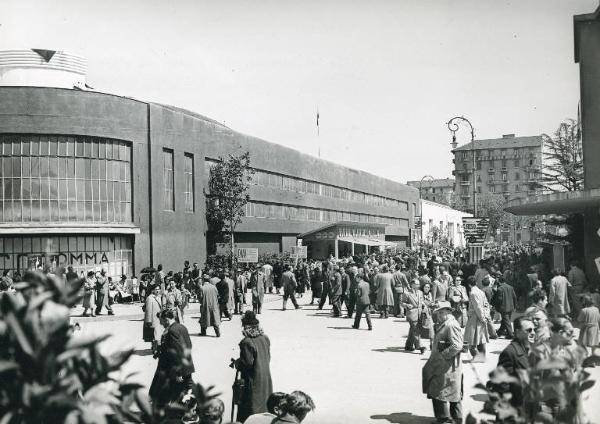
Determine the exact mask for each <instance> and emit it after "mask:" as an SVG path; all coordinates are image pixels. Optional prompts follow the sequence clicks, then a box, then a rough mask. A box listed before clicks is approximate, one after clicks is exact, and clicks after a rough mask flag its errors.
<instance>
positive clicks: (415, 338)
mask: <svg viewBox="0 0 600 424" xmlns="http://www.w3.org/2000/svg"><path fill="white" fill-rule="evenodd" d="M408 325H409V326H410V327H409V329H408V337H407V339H406V344H405V345H404V349H405V350H415V349H420V348H421V334H420V332H419V322H418V321H408Z"/></svg>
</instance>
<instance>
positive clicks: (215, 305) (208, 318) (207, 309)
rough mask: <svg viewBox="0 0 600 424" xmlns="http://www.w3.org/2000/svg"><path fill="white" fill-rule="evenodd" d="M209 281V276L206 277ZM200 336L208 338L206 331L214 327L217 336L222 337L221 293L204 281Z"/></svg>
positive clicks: (201, 292) (201, 296) (201, 289)
mask: <svg viewBox="0 0 600 424" xmlns="http://www.w3.org/2000/svg"><path fill="white" fill-rule="evenodd" d="M206 280H208V276H206ZM200 298H201V306H200V335H201V336H206V329H207V328H208V327H213V328H214V329H215V335H216V336H217V337H221V331H220V329H219V326H220V325H221V312H220V310H219V292H218V291H217V288H216V287H215V286H214V285H212V284H211V283H210V282H209V281H204V282H203V285H202V287H201V288H200Z"/></svg>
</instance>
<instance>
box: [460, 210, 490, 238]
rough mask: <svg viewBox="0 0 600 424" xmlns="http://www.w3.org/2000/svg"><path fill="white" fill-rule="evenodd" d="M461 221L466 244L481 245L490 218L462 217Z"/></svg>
mask: <svg viewBox="0 0 600 424" xmlns="http://www.w3.org/2000/svg"><path fill="white" fill-rule="evenodd" d="M462 222H463V231H464V235H465V240H466V241H467V244H469V245H483V243H484V242H485V236H486V235H487V232H488V228H489V225H490V220H489V219H488V218H468V217H463V219H462Z"/></svg>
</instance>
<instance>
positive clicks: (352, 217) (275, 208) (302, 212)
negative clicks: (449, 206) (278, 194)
mask: <svg viewBox="0 0 600 424" xmlns="http://www.w3.org/2000/svg"><path fill="white" fill-rule="evenodd" d="M245 216H247V217H253V218H270V219H285V220H292V221H315V222H338V221H352V222H365V223H376V224H387V225H393V226H396V227H402V228H408V220H407V219H402V218H392V217H386V216H376V215H367V214H362V213H354V212H344V211H333V210H328V209H316V208H305V207H302V206H291V205H281V204H275V203H263V202H254V201H250V202H248V203H247V204H246V210H245Z"/></svg>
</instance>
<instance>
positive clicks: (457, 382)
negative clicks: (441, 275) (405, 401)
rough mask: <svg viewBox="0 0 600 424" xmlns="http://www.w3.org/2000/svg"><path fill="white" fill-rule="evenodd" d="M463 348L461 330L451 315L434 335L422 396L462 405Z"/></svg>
mask: <svg viewBox="0 0 600 424" xmlns="http://www.w3.org/2000/svg"><path fill="white" fill-rule="evenodd" d="M462 348H463V336H462V329H461V328H460V325H459V324H458V322H457V321H456V319H455V318H454V316H452V315H450V314H448V315H447V316H446V320H445V321H444V322H442V323H441V324H440V326H439V328H438V331H437V332H436V333H435V336H434V338H433V346H432V350H431V356H430V357H429V359H428V360H427V362H426V363H425V366H424V367H423V372H422V384H423V393H426V394H427V397H428V398H431V399H437V400H441V401H444V402H460V400H461V399H462V395H463V390H462V389H463V387H462V386H463V384H462V382H463V381H462V380H463V375H462V363H461V360H460V353H461V351H462Z"/></svg>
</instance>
